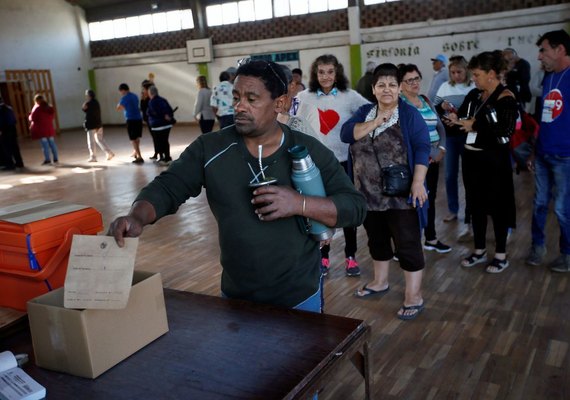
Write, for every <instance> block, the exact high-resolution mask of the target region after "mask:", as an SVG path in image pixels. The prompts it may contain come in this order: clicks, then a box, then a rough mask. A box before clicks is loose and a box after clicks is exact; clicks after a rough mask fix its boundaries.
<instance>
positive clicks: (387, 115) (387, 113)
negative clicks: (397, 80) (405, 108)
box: [378, 105, 398, 122]
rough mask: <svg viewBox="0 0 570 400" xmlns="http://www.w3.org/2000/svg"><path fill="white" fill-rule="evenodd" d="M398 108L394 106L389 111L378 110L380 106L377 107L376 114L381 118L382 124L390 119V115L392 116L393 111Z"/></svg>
mask: <svg viewBox="0 0 570 400" xmlns="http://www.w3.org/2000/svg"><path fill="white" fill-rule="evenodd" d="M397 107H398V105H395V106H394V107H392V108H391V109H387V110H382V109H381V108H380V106H378V114H380V115H381V116H382V120H383V121H384V122H386V121H388V120H389V119H390V117H391V116H392V114H394V110H395V109H396V108H397Z"/></svg>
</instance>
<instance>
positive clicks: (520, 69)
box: [503, 47, 532, 110]
mask: <svg viewBox="0 0 570 400" xmlns="http://www.w3.org/2000/svg"><path fill="white" fill-rule="evenodd" d="M503 57H505V60H507V63H508V65H509V66H508V70H507V73H506V74H505V82H506V86H507V88H508V89H509V90H510V91H511V92H513V93H514V95H515V97H516V98H517V100H518V102H519V104H520V106H521V108H522V109H523V110H524V109H525V106H526V104H527V103H529V102H530V100H531V99H532V94H531V93H530V86H529V84H530V64H529V62H528V61H527V60H525V59H524V58H520V57H519V55H518V54H517V52H516V51H515V49H511V48H510V47H508V48H506V49H504V50H503Z"/></svg>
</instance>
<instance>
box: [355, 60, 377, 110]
mask: <svg viewBox="0 0 570 400" xmlns="http://www.w3.org/2000/svg"><path fill="white" fill-rule="evenodd" d="M374 68H376V63H375V62H374V61H368V62H367V63H366V72H365V73H364V75H363V76H362V78H360V79H359V80H358V83H357V84H356V91H357V92H358V93H360V94H361V96H362V97H364V98H365V99H366V100H368V101H369V102H371V103H375V102H376V97H375V96H374V93H372V86H373V83H372V81H373V80H374Z"/></svg>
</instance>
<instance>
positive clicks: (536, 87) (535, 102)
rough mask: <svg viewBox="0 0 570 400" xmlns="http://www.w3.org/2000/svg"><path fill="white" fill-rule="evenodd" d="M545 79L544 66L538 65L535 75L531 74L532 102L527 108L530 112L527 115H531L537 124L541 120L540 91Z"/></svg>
mask: <svg viewBox="0 0 570 400" xmlns="http://www.w3.org/2000/svg"><path fill="white" fill-rule="evenodd" d="M545 78H546V71H545V70H544V65H542V64H540V67H539V68H538V71H535V73H534V74H532V78H531V79H530V83H529V87H530V93H531V95H532V100H531V102H530V104H529V107H527V108H528V109H529V110H530V111H529V114H531V115H532V117H533V118H534V120H535V121H536V122H538V123H539V124H540V120H541V119H542V90H543V87H544V79H545Z"/></svg>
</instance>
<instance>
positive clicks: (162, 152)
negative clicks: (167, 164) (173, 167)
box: [153, 128, 172, 161]
mask: <svg viewBox="0 0 570 400" xmlns="http://www.w3.org/2000/svg"><path fill="white" fill-rule="evenodd" d="M153 133H154V135H155V136H156V151H157V153H158V154H159V156H160V157H159V158H161V159H162V160H165V161H170V160H171V159H172V158H170V143H169V142H168V137H169V136H170V128H167V129H164V130H160V131H153Z"/></svg>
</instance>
